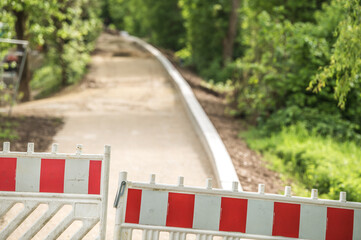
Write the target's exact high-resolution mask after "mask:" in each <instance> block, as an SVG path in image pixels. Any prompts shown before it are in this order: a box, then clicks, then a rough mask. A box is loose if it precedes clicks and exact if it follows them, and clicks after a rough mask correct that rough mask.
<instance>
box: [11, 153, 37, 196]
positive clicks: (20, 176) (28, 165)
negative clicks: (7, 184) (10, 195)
mask: <svg viewBox="0 0 361 240" xmlns="http://www.w3.org/2000/svg"><path fill="white" fill-rule="evenodd" d="M40 165H41V159H40V158H27V157H19V158H18V160H17V167H16V191H17V192H39V186H40Z"/></svg>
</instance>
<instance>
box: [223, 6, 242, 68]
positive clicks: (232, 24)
mask: <svg viewBox="0 0 361 240" xmlns="http://www.w3.org/2000/svg"><path fill="white" fill-rule="evenodd" d="M239 5H240V0H232V10H231V13H230V15H229V25H228V31H227V35H226V37H225V38H224V39H223V64H224V65H225V64H226V63H227V62H228V61H230V60H231V59H232V54H233V45H234V41H235V38H236V34H237V23H238V9H239Z"/></svg>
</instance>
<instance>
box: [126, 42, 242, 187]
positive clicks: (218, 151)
mask: <svg viewBox="0 0 361 240" xmlns="http://www.w3.org/2000/svg"><path fill="white" fill-rule="evenodd" d="M124 38H125V39H128V40H129V41H132V42H134V43H136V44H138V45H139V46H141V47H142V48H144V49H146V50H147V51H148V52H150V53H151V54H152V55H153V56H154V57H156V58H157V60H158V61H159V62H160V63H161V64H162V65H163V67H164V68H165V70H166V71H167V72H168V74H169V75H170V77H171V79H172V80H173V83H174V85H175V87H176V89H177V91H178V92H179V94H180V96H181V100H182V103H183V105H184V107H185V109H186V112H187V114H188V117H189V118H190V119H191V122H192V124H193V127H194V128H195V130H196V132H197V135H198V137H199V138H200V140H201V142H202V145H203V147H204V149H205V150H206V153H207V155H208V157H209V159H210V160H211V164H212V167H213V171H214V173H215V175H216V178H217V182H218V185H219V186H220V187H222V188H223V189H229V190H231V189H232V188H233V187H232V185H233V182H237V183H238V190H239V191H242V186H241V183H240V182H239V179H238V176H237V173H236V169H235V168H234V165H233V163H232V159H231V157H230V156H229V154H228V151H227V149H226V147H225V146H224V144H223V141H222V139H221V137H220V136H219V134H218V132H217V130H216V128H215V127H214V125H213V124H212V122H211V121H210V119H209V118H208V116H207V114H206V113H205V112H204V110H203V108H202V106H201V105H200V104H199V102H198V100H197V98H196V97H195V95H194V93H193V91H192V88H191V87H190V86H189V84H188V83H187V81H186V80H185V79H184V78H183V77H182V75H181V74H180V73H179V72H178V70H177V69H176V68H175V67H174V66H173V65H172V63H171V62H170V61H169V60H168V59H167V58H166V57H165V56H164V55H163V54H162V53H161V52H160V51H159V50H158V49H156V48H155V47H153V46H152V45H150V44H149V43H147V42H145V41H144V40H142V39H140V38H137V37H135V36H126V37H124Z"/></svg>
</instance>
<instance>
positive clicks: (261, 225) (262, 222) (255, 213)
mask: <svg viewBox="0 0 361 240" xmlns="http://www.w3.org/2000/svg"><path fill="white" fill-rule="evenodd" d="M273 207H274V203H273V201H264V200H255V199H249V200H248V208H247V225H246V233H249V234H259V235H268V236H269V235H272V227H273Z"/></svg>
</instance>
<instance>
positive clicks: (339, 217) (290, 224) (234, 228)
mask: <svg viewBox="0 0 361 240" xmlns="http://www.w3.org/2000/svg"><path fill="white" fill-rule="evenodd" d="M123 176H124V174H123ZM122 181H125V180H122ZM123 185H124V184H123ZM126 185H127V188H126V190H125V194H124V197H123V198H124V199H123V200H122V202H121V204H118V209H117V211H119V213H118V216H117V218H118V219H117V221H116V222H117V224H118V227H119V229H118V232H116V234H118V236H119V237H120V236H121V235H122V234H121V232H122V231H123V232H124V229H128V232H127V234H129V229H144V230H146V229H148V230H149V227H152V228H151V229H153V230H157V231H169V232H174V231H175V232H179V233H195V234H208V235H212V236H223V237H226V236H228V237H229V236H232V237H237V238H240V237H241V238H251V239H284V238H286V239H288V238H289V239H311V240H341V239H342V240H356V239H361V203H351V202H346V201H345V194H344V193H342V194H341V196H342V197H341V200H340V201H332V200H319V199H317V194H316V193H317V192H316V191H315V190H314V191H313V194H314V195H313V197H312V198H301V197H292V196H291V194H290V188H289V187H287V188H286V194H285V196H283V195H274V194H265V193H264V192H263V189H264V187H263V186H262V185H261V187H260V191H259V193H249V192H237V187H234V191H224V190H218V189H214V190H212V189H210V188H209V187H208V188H207V189H204V188H203V189H201V188H190V187H184V186H183V184H181V185H180V186H167V185H156V184H154V181H153V183H150V184H145V183H134V182H129V181H128V182H127V183H126ZM235 186H236V185H235ZM122 204H123V205H122ZM121 205H122V206H121ZM175 228H177V229H175ZM147 234H148V233H147ZM229 234H231V235H229ZM151 235H152V236H153V237H152V238H151V239H157V238H158V237H157V234H155V235H156V236H155V237H154V234H151ZM184 238H185V236H184ZM115 239H120V238H115ZM147 239H148V238H147Z"/></svg>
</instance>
